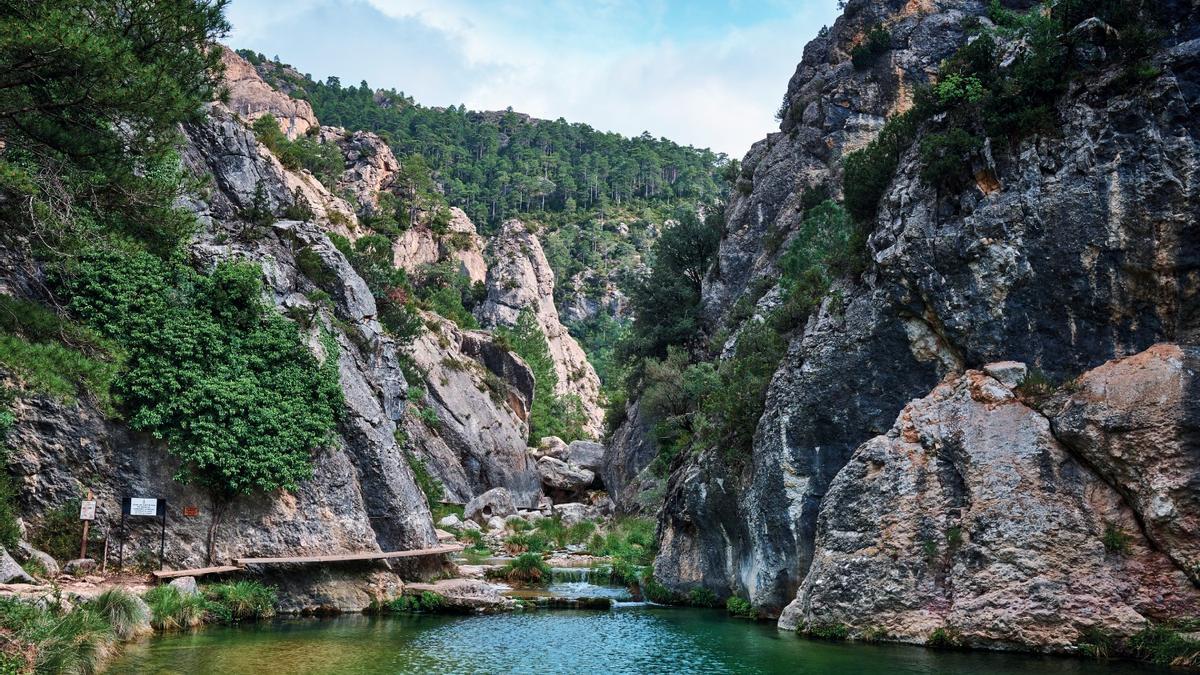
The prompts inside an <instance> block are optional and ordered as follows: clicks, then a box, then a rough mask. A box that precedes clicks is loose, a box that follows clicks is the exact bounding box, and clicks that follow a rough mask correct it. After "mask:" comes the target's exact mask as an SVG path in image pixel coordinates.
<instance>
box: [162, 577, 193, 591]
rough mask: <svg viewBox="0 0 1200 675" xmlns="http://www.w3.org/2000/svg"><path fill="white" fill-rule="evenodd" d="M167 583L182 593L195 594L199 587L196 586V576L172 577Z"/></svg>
mask: <svg viewBox="0 0 1200 675" xmlns="http://www.w3.org/2000/svg"><path fill="white" fill-rule="evenodd" d="M169 585H170V586H171V587H172V588H174V589H176V590H178V591H179V592H180V594H182V595H195V594H197V593H199V592H200V589H199V588H198V587H197V586H196V577H179V578H178V579H172V580H171V583H170V584H169Z"/></svg>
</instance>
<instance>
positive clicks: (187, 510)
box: [183, 506, 200, 518]
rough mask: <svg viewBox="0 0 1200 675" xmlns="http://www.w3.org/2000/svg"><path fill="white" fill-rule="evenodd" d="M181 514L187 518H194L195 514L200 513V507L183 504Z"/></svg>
mask: <svg viewBox="0 0 1200 675" xmlns="http://www.w3.org/2000/svg"><path fill="white" fill-rule="evenodd" d="M183 515H185V516H187V517H188V518H195V517H196V516H198V515H200V507H198V506H185V507H183Z"/></svg>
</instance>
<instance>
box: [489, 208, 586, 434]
mask: <svg viewBox="0 0 1200 675" xmlns="http://www.w3.org/2000/svg"><path fill="white" fill-rule="evenodd" d="M491 244H492V249H493V250H492V257H493V259H494V260H495V264H494V265H493V266H492V268H491V269H490V270H488V276H487V290H488V295H487V300H486V301H485V302H484V303H483V305H482V306H481V307H480V309H479V319H480V322H481V323H482V324H483V325H484V326H485V327H494V326H512V325H515V324H516V322H517V318H518V317H519V316H520V314H521V312H522V311H525V310H529V311H531V312H533V314H534V316H535V317H536V318H537V322H538V326H539V327H541V329H542V332H543V333H544V334H545V336H546V341H547V342H548V343H549V345H550V355H551V357H552V358H553V360H554V370H555V373H557V375H558V388H557V393H559V394H563V395H573V396H578V397H579V400H580V401H581V402H582V403H583V409H584V412H585V414H586V415H587V420H588V423H587V431H588V432H589V433H591V434H592V435H593V436H594V437H596V438H599V437H600V435H601V434H602V433H603V430H604V410H603V409H602V408H601V406H600V378H599V377H597V376H596V370H595V368H593V367H592V364H591V363H588V360H587V356H586V355H585V354H584V353H583V349H582V348H581V347H580V346H579V343H578V342H576V341H575V338H573V337H571V334H570V333H568V332H567V329H566V327H565V326H563V325H562V323H561V322H560V321H559V318H558V310H557V309H556V308H555V306H554V272H553V271H552V270H551V269H550V263H548V262H547V261H546V255H545V253H543V252H542V245H541V244H540V243H539V242H538V239H537V237H535V236H534V235H533V234H532V233H530V232H529V230H528V229H527V228H526V227H525V225H524V223H522V222H521V221H519V220H509V221H507V222H506V223H504V225H503V226H502V227H501V229H500V233H499V234H498V235H497V236H496V237H495V238H494V239H493V240H492V242H491Z"/></svg>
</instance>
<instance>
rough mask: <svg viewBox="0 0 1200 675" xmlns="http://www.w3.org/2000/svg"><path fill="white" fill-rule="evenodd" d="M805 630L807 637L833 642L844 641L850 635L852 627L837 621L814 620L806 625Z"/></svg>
mask: <svg viewBox="0 0 1200 675" xmlns="http://www.w3.org/2000/svg"><path fill="white" fill-rule="evenodd" d="M803 632H804V635H805V637H809V638H813V639H815V640H829V641H831V642H844V641H845V640H846V639H847V638H849V637H850V628H849V627H848V626H846V624H844V623H836V622H813V623H810V624H808V625H807V626H805V627H804V631H803Z"/></svg>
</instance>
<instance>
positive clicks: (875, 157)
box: [842, 105, 926, 222]
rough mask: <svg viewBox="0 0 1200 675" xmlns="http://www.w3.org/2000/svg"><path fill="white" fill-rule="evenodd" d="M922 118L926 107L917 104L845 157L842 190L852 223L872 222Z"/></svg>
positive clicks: (891, 119)
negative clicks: (901, 156)
mask: <svg viewBox="0 0 1200 675" xmlns="http://www.w3.org/2000/svg"><path fill="white" fill-rule="evenodd" d="M925 115H926V108H925V106H921V105H916V106H914V107H912V108H910V109H909V110H908V111H906V112H903V113H901V114H899V115H893V116H892V117H890V118H888V121H887V122H886V123H884V125H883V129H881V130H880V131H879V134H878V135H877V136H876V137H875V138H874V139H873V140H872V141H871V142H870V143H868V144H867V146H866V147H864V148H861V149H859V150H855V151H854V152H852V153H850V154H848V155H846V158H845V160H844V162H843V166H844V168H845V176H844V178H843V183H842V186H843V187H842V190H843V194H844V195H845V204H846V210H847V211H849V212H850V215H851V216H853V217H854V219H855V220H857V221H859V222H868V221H871V220H874V218H875V213H876V211H877V210H878V209H879V199H880V198H881V197H882V196H883V193H884V191H885V190H887V187H888V185H889V184H891V182H892V175H893V174H895V172H896V166H897V164H899V162H900V155H901V154H902V153H903V152H904V151H905V150H907V149H908V147H909V146H911V145H912V142H913V140H914V139H915V138H916V134H917V127H918V126H919V125H920V123H921V122H922V121H923V120H924V117H925Z"/></svg>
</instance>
